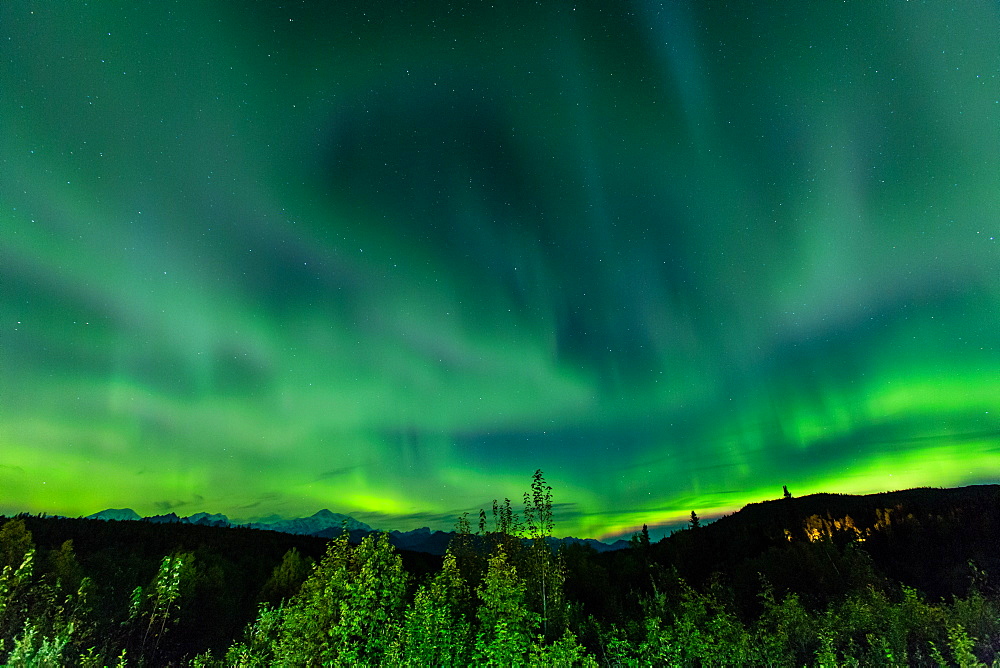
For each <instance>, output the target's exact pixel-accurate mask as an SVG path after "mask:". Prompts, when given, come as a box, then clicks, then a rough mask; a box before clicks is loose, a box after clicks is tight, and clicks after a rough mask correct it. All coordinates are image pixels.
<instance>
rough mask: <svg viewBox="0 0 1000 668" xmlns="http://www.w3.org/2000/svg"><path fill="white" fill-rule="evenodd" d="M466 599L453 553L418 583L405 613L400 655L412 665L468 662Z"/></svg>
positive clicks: (470, 630)
mask: <svg viewBox="0 0 1000 668" xmlns="http://www.w3.org/2000/svg"><path fill="white" fill-rule="evenodd" d="M468 598H469V590H468V586H467V585H466V583H465V580H463V579H462V575H461V572H460V571H459V569H458V564H457V562H456V560H455V555H454V554H452V553H451V552H448V553H447V554H446V555H445V558H444V564H443V565H442V567H441V571H440V572H439V573H438V574H437V575H436V576H435V577H434V579H433V580H431V582H430V583H429V584H427V585H424V586H421V587H420V588H419V590H418V591H417V594H416V596H415V597H414V600H413V605H412V606H411V607H410V609H409V610H407V612H406V621H405V625H404V630H403V655H404V656H405V658H406V663H407V665H411V666H464V665H467V664H468V661H469V653H468V650H469V646H470V644H471V642H470V641H471V638H472V625H471V623H470V622H469V620H467V619H466V618H465V617H464V615H463V614H462V610H463V609H464V608H465V607H466V605H467V599H468Z"/></svg>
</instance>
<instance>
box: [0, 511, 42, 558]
mask: <svg viewBox="0 0 1000 668" xmlns="http://www.w3.org/2000/svg"><path fill="white" fill-rule="evenodd" d="M34 549H35V541H34V540H33V537H32V535H31V532H30V531H28V528H27V526H26V525H25V523H24V520H23V519H20V518H18V519H13V520H7V521H6V522H4V524H3V526H0V571H2V570H3V569H4V568H6V567H7V566H10V567H11V568H17V567H18V566H19V565H20V564H21V563H22V562H23V561H24V557H25V555H27V554H28V552H31V551H32V550H34Z"/></svg>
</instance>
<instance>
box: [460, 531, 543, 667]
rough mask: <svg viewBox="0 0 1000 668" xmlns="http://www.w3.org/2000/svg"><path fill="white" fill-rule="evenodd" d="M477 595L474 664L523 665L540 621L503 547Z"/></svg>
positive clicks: (488, 569)
mask: <svg viewBox="0 0 1000 668" xmlns="http://www.w3.org/2000/svg"><path fill="white" fill-rule="evenodd" d="M477 593H478V595H479V599H480V601H481V604H480V606H479V612H478V618H479V622H480V631H479V634H478V635H477V637H476V642H475V662H476V663H477V664H479V665H488V666H511V665H520V664H523V663H524V660H525V657H526V655H527V653H528V649H529V647H530V646H531V639H532V637H533V636H534V634H535V631H536V629H537V627H538V619H537V617H536V616H535V615H534V614H533V613H531V612H530V611H529V610H528V608H527V606H526V605H525V600H524V598H525V595H524V594H525V584H524V581H523V580H522V579H521V578H520V576H519V575H518V573H517V569H516V568H515V567H514V565H513V564H511V563H510V562H509V561H508V558H507V554H506V552H505V551H504V550H503V548H502V546H501V547H498V549H497V550H496V551H495V552H494V553H493V556H492V557H490V560H489V567H488V568H487V571H486V577H485V579H484V580H483V584H482V586H481V587H480V588H479V591H478V592H477Z"/></svg>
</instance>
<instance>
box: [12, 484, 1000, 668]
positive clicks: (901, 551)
mask: <svg viewBox="0 0 1000 668" xmlns="http://www.w3.org/2000/svg"><path fill="white" fill-rule="evenodd" d="M523 501H524V505H523V508H521V507H520V504H518V507H514V506H512V504H511V502H510V501H509V500H505V501H504V502H502V503H497V504H495V505H494V507H493V509H492V512H490V511H489V510H488V511H487V512H486V513H485V516H486V518H487V519H488V520H489V521H487V522H477V526H475V527H473V526H472V525H471V523H470V522H469V521H468V519H467V518H465V517H462V518H458V523H457V527H456V528H457V533H456V535H455V537H454V539H453V540H452V544H451V546H450V548H449V550H448V552H447V554H446V555H445V556H444V557H443V558H441V557H435V556H433V555H427V554H419V553H409V552H399V551H397V550H396V549H395V548H394V547H392V546H391V545H390V544H389V542H388V540H387V538H386V537H385V536H384V535H370V536H366V537H365V538H364V539H363V540H362V541H361V543H360V544H359V545H352V544H351V543H350V542H349V537H348V535H347V534H344V535H342V536H340V537H337V538H334V539H332V540H329V541H327V540H323V539H319V538H311V537H305V536H291V535H287V534H280V533H275V532H267V531H259V530H252V529H233V528H220V527H204V526H197V525H170V524H152V523H147V522H117V521H110V522H102V521H94V520H73V519H62V518H48V517H34V516H19V517H16V518H10V519H2V518H0V573H2V574H0V643H2V644H0V661H2V662H3V663H4V664H6V665H13V666H64V665H66V666H104V665H108V666H164V665H175V666H182V665H193V666H272V665H289V666H299V665H301V666H319V665H412V666H427V665H452V666H459V665H563V666H569V665H584V666H594V665H601V666H633V665H634V666H640V665H690V666H705V665H774V666H799V665H822V666H831V665H865V666H868V665H887V666H888V665H929V666H938V665H954V666H977V665H991V664H993V665H1000V586H998V578H1000V549H998V548H1000V487H998V486H978V487H967V488H961V489H955V490H937V489H919V490H906V491H901V492H892V493H886V494H878V495H869V496H861V497H856V496H841V495H813V496H809V497H803V498H791V495H787V497H786V498H783V499H777V500H774V501H767V502H763V503H759V504H751V505H750V506H747V507H746V508H744V509H743V510H742V511H740V512H739V513H736V514H734V515H732V516H728V517H724V518H721V519H719V520H717V521H715V522H713V523H710V524H703V523H702V522H700V521H699V519H698V517H697V515H696V513H692V519H691V523H690V525H689V527H688V528H687V529H685V530H682V531H678V532H675V533H674V534H673V535H672V536H670V537H668V538H665V539H664V540H662V541H659V542H657V543H651V542H650V541H649V539H648V533H646V532H645V531H641V532H638V533H637V534H636V535H635V536H634V537H633V539H632V541H631V547H630V548H629V549H627V550H621V551H617V552H609V553H604V554H598V553H597V552H595V551H594V550H593V549H591V548H589V547H587V546H583V545H577V544H569V545H563V546H561V547H559V548H557V549H556V548H553V547H551V546H550V544H549V543H547V542H546V540H545V539H546V538H547V537H550V536H551V535H552V534H553V531H554V526H553V517H552V497H551V489H550V488H549V486H548V485H547V484H546V483H545V480H544V478H543V477H542V474H541V472H537V473H536V475H535V477H534V479H533V481H532V483H531V487H530V490H529V491H528V493H526V494H525V497H524V500H523Z"/></svg>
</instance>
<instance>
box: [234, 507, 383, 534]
mask: <svg viewBox="0 0 1000 668" xmlns="http://www.w3.org/2000/svg"><path fill="white" fill-rule="evenodd" d="M246 526H248V527H250V528H251V529H269V530H270V531H282V532H284V533H294V534H304V535H311V534H316V533H319V532H321V531H325V530H327V529H341V528H345V527H346V528H347V530H348V531H356V530H360V531H374V529H372V528H371V527H370V526H368V525H367V524H365V523H364V522H359V521H358V520H356V519H354V518H353V517H351V516H350V515H341V514H340V513H334V512H331V511H329V510H327V509H325V508H324V509H323V510H320V511H319V512H317V513H315V514H313V515H312V516H310V517H299V518H296V519H294V520H274V521H270V522H252V523H250V524H247V525H246Z"/></svg>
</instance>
